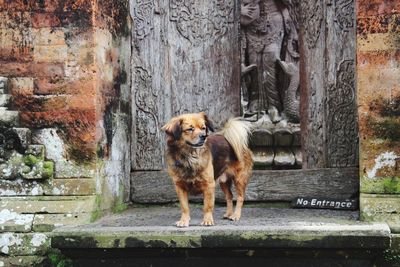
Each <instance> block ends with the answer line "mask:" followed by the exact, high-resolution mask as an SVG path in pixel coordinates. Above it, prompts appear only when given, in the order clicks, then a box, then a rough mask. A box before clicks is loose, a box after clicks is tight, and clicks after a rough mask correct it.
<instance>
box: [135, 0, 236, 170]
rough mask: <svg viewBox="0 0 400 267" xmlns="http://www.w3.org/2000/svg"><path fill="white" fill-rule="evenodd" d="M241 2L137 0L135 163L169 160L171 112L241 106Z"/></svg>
mask: <svg viewBox="0 0 400 267" xmlns="http://www.w3.org/2000/svg"><path fill="white" fill-rule="evenodd" d="M238 10H239V9H238V5H237V0H231V1H219V0H212V1H193V0H192V1H191V0H188V1H177V0H169V1H167V0H156V1H142V0H131V14H132V17H133V24H134V25H133V37H134V38H133V48H134V51H133V54H134V56H133V58H132V67H133V68H132V69H133V70H134V71H133V77H132V81H133V85H132V91H133V92H132V97H133V99H132V103H133V107H132V117H133V121H132V127H133V129H132V140H133V141H132V146H131V152H132V153H131V154H132V169H133V170H160V169H162V168H163V167H164V157H163V156H164V147H165V136H164V134H163V133H161V132H160V128H161V126H162V125H163V124H164V123H165V122H167V121H168V120H169V119H170V118H171V117H173V116H175V115H177V114H181V113H188V112H199V111H206V112H207V113H208V115H209V116H210V117H211V118H213V119H214V120H215V121H217V122H219V121H222V120H226V119H227V118H229V117H232V116H235V115H238V114H239V109H240V64H239V61H240V58H239V53H238V51H239V48H238V45H239V42H238V40H239V35H238V29H239V27H238V23H239V20H238V19H235V18H238Z"/></svg>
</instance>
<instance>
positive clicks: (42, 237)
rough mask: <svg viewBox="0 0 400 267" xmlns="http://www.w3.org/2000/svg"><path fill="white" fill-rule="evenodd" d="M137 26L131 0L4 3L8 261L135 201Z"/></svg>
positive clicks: (2, 118) (1, 236) (3, 205)
mask: <svg viewBox="0 0 400 267" xmlns="http://www.w3.org/2000/svg"><path fill="white" fill-rule="evenodd" d="M129 27H130V20H129V12H128V3H127V1H106V0H83V1H69V0H52V1H47V0H43V1H36V0H35V1H34V0H28V1H22V0H12V1H8V0H6V1H0V77H1V78H0V255H1V254H2V255H3V256H7V255H13V256H18V257H17V258H15V257H14V258H4V259H2V260H1V261H0V266H4V265H1V263H2V262H3V264H5V265H6V266H7V264H11V263H13V262H14V263H18V262H19V261H20V260H21V261H22V262H25V263H26V264H27V265H30V264H29V262H31V261H36V260H37V259H38V258H37V257H32V256H31V255H34V254H43V253H44V251H45V248H46V247H48V245H49V238H48V235H47V234H46V232H49V231H51V230H52V229H53V228H54V227H57V226H61V225H66V224H79V223H84V222H89V221H90V220H94V219H95V218H97V217H98V216H99V215H100V214H101V213H102V212H103V211H105V210H110V209H112V208H113V207H114V208H117V209H120V208H121V207H123V203H124V201H125V200H126V199H128V192H129V179H128V177H129V171H130V166H128V165H129V164H128V165H127V164H126V163H128V162H130V160H129V149H126V148H127V147H129V142H130V141H129V134H127V133H128V128H129V124H130V110H129V107H130V104H129V101H130V88H129V84H130V75H129V73H130V71H129V66H130V52H131V48H130V36H129V33H130V31H129V30H128V29H129ZM125 178H126V179H125ZM0 257H1V256H0ZM39 259H40V258H39Z"/></svg>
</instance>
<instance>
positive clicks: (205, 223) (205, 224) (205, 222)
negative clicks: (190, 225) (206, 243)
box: [201, 219, 214, 226]
mask: <svg viewBox="0 0 400 267" xmlns="http://www.w3.org/2000/svg"><path fill="white" fill-rule="evenodd" d="M201 225H202V226H213V225H214V220H213V219H211V220H203V221H202V222H201Z"/></svg>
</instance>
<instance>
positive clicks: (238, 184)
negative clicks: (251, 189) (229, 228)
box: [229, 180, 247, 221]
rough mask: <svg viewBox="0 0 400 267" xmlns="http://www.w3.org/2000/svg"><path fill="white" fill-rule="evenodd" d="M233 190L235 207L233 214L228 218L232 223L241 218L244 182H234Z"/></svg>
mask: <svg viewBox="0 0 400 267" xmlns="http://www.w3.org/2000/svg"><path fill="white" fill-rule="evenodd" d="M234 182H235V189H236V207H235V212H234V213H233V214H232V215H231V216H229V219H230V220H232V221H239V220H240V217H241V216H242V207H243V202H244V195H245V190H246V185H247V184H246V180H236V181H234Z"/></svg>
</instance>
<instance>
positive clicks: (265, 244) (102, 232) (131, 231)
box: [52, 204, 390, 250]
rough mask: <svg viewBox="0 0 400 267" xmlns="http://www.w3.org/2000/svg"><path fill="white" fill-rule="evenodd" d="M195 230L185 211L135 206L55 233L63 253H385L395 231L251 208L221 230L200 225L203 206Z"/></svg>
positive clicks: (342, 217) (313, 213) (350, 219)
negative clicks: (182, 223) (180, 223)
mask: <svg viewBox="0 0 400 267" xmlns="http://www.w3.org/2000/svg"><path fill="white" fill-rule="evenodd" d="M191 208H192V209H191V222H190V224H191V226H190V227H188V228H177V227H175V226H174V224H175V221H176V220H177V219H179V217H180V208H179V206H178V205H175V206H166V207H165V206H153V207H133V208H131V209H129V210H127V211H125V212H123V213H121V214H117V215H111V216H107V217H104V218H102V219H101V220H99V221H98V222H95V223H91V224H86V225H81V226H74V227H61V228H58V229H56V230H54V231H53V233H52V236H53V237H52V247H53V248H58V249H69V250H71V249H124V248H146V249H149V248H163V249H167V248H213V249H217V248H233V247H234V248H237V249H240V248H302V249H304V248H313V249H350V248H351V249H384V248H387V247H389V246H390V229H389V227H388V225H387V224H384V223H364V222H359V221H357V216H358V214H357V212H351V211H331V210H304V209H302V210H301V209H276V208H261V207H246V206H245V208H244V209H243V213H242V218H241V220H240V221H239V222H232V221H228V220H223V219H222V215H223V214H224V212H225V208H224V207H217V208H216V209H215V212H214V220H215V224H216V225H215V226H212V227H203V226H200V222H201V219H202V205H193V204H192V205H191Z"/></svg>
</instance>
